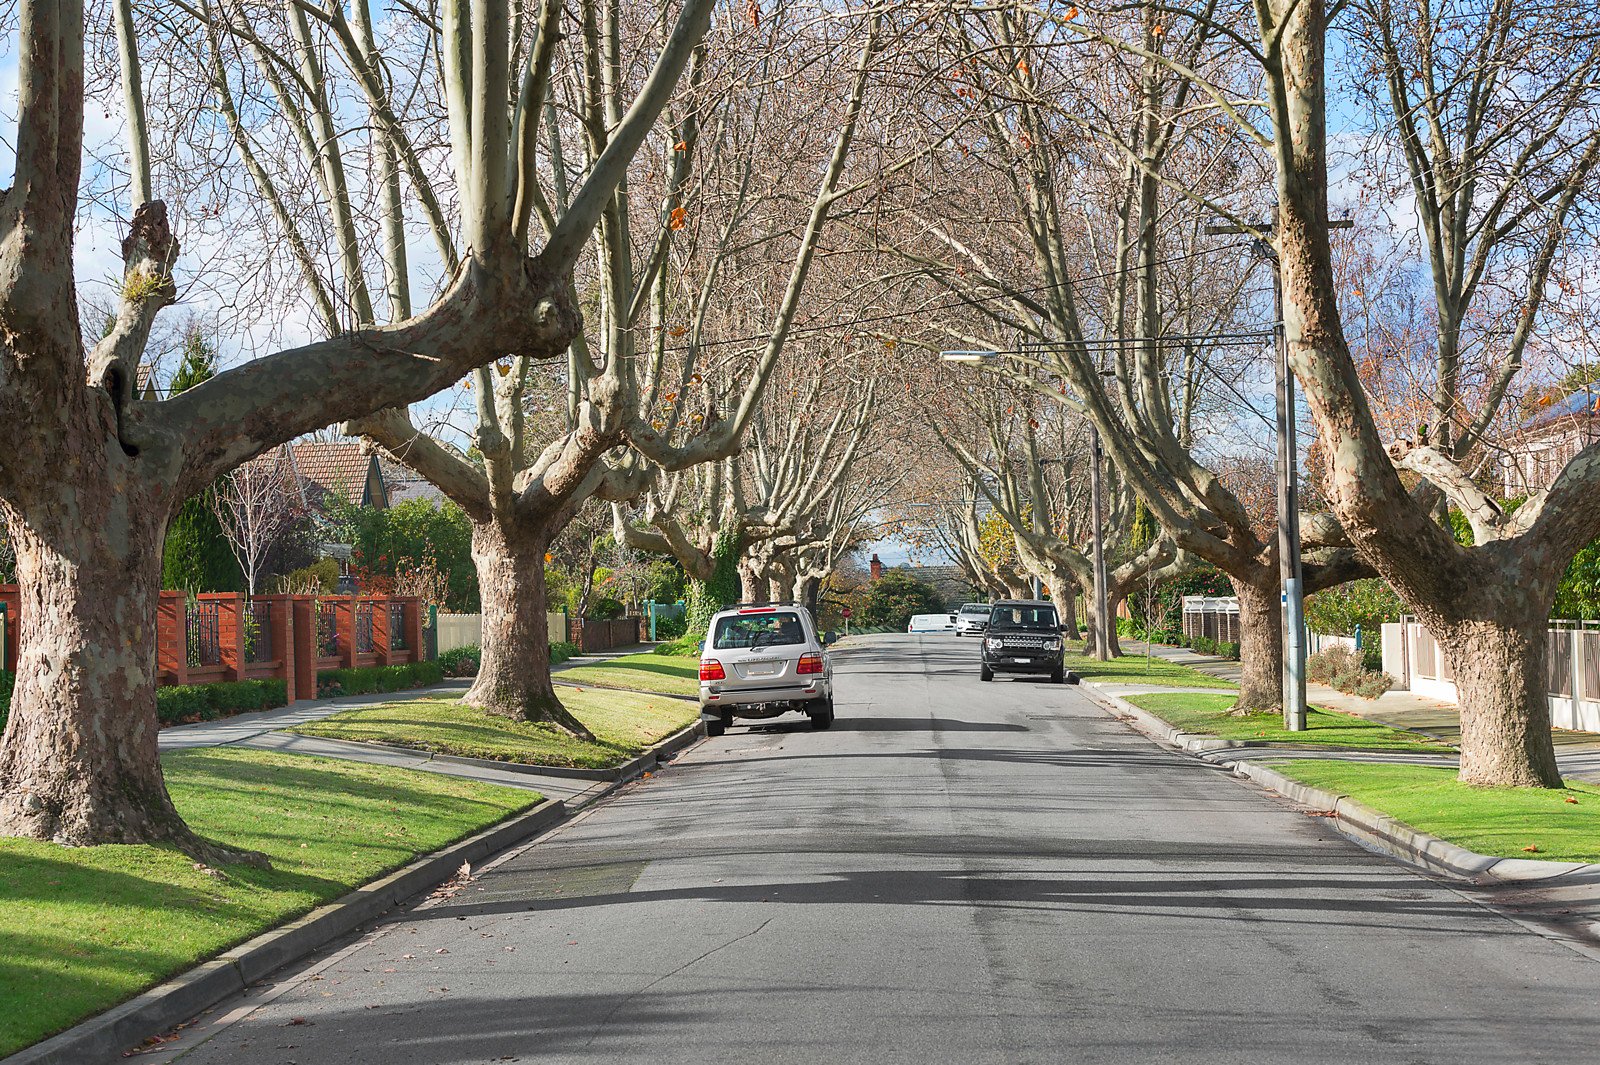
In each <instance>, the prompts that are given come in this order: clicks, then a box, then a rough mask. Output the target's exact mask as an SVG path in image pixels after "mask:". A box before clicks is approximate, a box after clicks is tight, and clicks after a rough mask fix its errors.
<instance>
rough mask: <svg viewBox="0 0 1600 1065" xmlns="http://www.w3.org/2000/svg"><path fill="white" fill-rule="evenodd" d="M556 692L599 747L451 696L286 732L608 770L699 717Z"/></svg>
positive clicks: (586, 692)
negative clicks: (466, 704) (489, 712)
mask: <svg viewBox="0 0 1600 1065" xmlns="http://www.w3.org/2000/svg"><path fill="white" fill-rule="evenodd" d="M559 694H560V696H561V702H562V704H563V705H565V706H566V708H567V709H568V710H570V711H572V713H573V714H574V715H575V716H576V717H577V718H578V720H579V721H582V722H583V723H584V724H585V725H587V726H589V729H590V731H592V732H593V733H594V734H595V740H596V742H593V743H591V742H590V741H588V740H581V739H577V738H575V737H572V736H569V735H567V734H566V733H564V732H562V731H560V730H559V729H556V728H554V727H552V726H550V725H535V724H530V723H529V722H526V721H514V720H512V719H511V718H506V717H498V716H495V715H491V714H486V713H484V712H483V711H481V710H477V709H475V708H473V707H469V706H463V705H462V704H461V699H460V697H459V696H455V695H431V696H424V697H422V698H417V699H409V700H406V701H404V702H398V703H383V704H381V705H378V706H364V707H360V708H359V709H355V710H347V711H345V712H344V713H342V714H335V715H333V716H332V717H326V718H323V719H322V720H320V721H312V722H308V723H307V724H304V725H299V726H296V727H295V728H293V729H291V730H290V731H291V732H297V733H300V734H301V735H305V736H321V737H324V738H325V739H332V740H350V741H354V742H358V743H387V744H393V745H395V746H399V747H411V748H414V749H416V750H421V751H433V752H436V753H439V754H454V755H462V756H465V757H468V758H491V759H494V760H496V761H501V762H520V763H523V764H525V765H550V766H565V767H571V768H578V769H609V768H611V767H612V766H617V765H621V764H622V763H623V762H625V761H627V760H628V759H629V758H632V757H633V756H634V755H636V754H638V753H639V752H640V751H642V750H643V749H644V748H646V747H648V746H650V745H651V744H652V743H655V742H656V741H658V740H661V739H665V738H666V737H667V736H670V735H672V734H673V733H674V732H677V731H678V730H679V729H682V728H684V727H686V726H688V725H690V724H693V723H694V721H695V720H696V719H697V718H699V716H700V707H699V705H698V704H697V703H691V702H685V701H684V700H681V699H670V698H667V697H665V696H662V695H653V694H649V693H645V692H633V691H618V690H614V689H599V688H595V689H590V688H561V689H559Z"/></svg>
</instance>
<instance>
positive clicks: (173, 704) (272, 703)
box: [156, 678, 289, 725]
mask: <svg viewBox="0 0 1600 1065" xmlns="http://www.w3.org/2000/svg"><path fill="white" fill-rule="evenodd" d="M288 701H289V686H288V684H286V683H285V682H284V681H282V680H279V679H276V678H269V679H267V680H237V681H224V682H222V683H219V684H175V685H172V686H170V687H166V688H157V689H156V717H157V719H158V720H160V721H161V723H162V724H164V725H177V724H183V723H186V722H192V721H214V720H216V719H217V718H219V717H232V716H233V715H234V714H244V713H248V712H250V711H251V710H271V709H272V708H273V707H276V706H283V705H284V704H285V703H287V702H288Z"/></svg>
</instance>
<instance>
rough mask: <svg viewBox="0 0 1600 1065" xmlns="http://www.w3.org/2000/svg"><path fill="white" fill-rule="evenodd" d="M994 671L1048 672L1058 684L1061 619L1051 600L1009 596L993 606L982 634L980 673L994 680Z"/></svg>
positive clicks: (1063, 674)
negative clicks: (987, 625)
mask: <svg viewBox="0 0 1600 1065" xmlns="http://www.w3.org/2000/svg"><path fill="white" fill-rule="evenodd" d="M996 673H1048V674H1050V679H1051V680H1052V681H1054V682H1055V683H1057V684H1060V683H1061V682H1062V680H1064V679H1065V673H1064V672H1063V669H1062V665H1061V619H1060V618H1059V617H1058V616H1057V615H1056V608H1055V606H1054V605H1053V604H1051V603H1045V602H1040V601H1038V600H1030V599H1020V600H1019V599H1008V600H1003V601H1001V602H998V603H996V604H995V605H994V609H993V611H991V612H990V614H989V630H988V631H987V632H985V633H984V634H983V668H982V671H981V672H980V673H979V676H980V677H982V678H983V679H984V680H994V675H995V674H996Z"/></svg>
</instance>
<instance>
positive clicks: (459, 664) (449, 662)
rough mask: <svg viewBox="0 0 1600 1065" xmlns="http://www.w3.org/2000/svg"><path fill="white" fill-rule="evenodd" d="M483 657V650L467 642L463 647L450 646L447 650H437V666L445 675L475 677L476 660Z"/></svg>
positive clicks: (476, 670) (476, 672) (476, 669)
mask: <svg viewBox="0 0 1600 1065" xmlns="http://www.w3.org/2000/svg"><path fill="white" fill-rule="evenodd" d="M482 658H483V650H482V648H480V647H479V646H478V645H477V644H475V643H474V644H468V645H467V646H465V647H452V648H451V649H450V650H448V651H441V652H439V659H438V662H439V668H440V669H442V670H443V671H444V675H445V676H447V677H476V676H477V675H478V662H479V661H480V660H481V659H482Z"/></svg>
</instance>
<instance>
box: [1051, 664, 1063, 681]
mask: <svg viewBox="0 0 1600 1065" xmlns="http://www.w3.org/2000/svg"><path fill="white" fill-rule="evenodd" d="M1066 682H1067V671H1066V668H1065V667H1064V666H1057V667H1056V668H1055V669H1053V670H1051V671H1050V683H1051V684H1065V683H1066Z"/></svg>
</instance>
